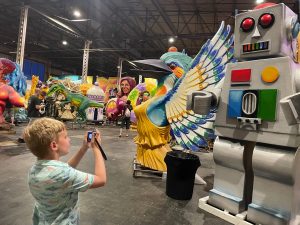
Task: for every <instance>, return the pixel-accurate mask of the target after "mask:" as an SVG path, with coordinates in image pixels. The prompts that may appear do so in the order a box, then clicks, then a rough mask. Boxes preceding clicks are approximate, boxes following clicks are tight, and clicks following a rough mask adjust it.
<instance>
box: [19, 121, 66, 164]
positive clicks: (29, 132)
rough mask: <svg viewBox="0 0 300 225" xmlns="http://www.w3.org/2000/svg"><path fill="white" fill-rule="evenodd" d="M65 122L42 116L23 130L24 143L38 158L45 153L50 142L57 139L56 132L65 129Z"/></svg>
mask: <svg viewBox="0 0 300 225" xmlns="http://www.w3.org/2000/svg"><path fill="white" fill-rule="evenodd" d="M65 129H66V127H65V124H64V123H62V122H60V121H58V120H55V119H51V118H47V117H43V118H41V119H37V120H35V121H34V122H33V123H32V124H30V125H28V126H27V127H26V128H25V130H24V140H25V142H26V145H27V146H28V148H29V149H30V151H31V152H32V154H34V155H35V156H37V157H38V158H43V157H45V156H46V155H47V153H48V152H49V149H50V143H51V142H52V141H57V140H58V133H60V132H62V131H63V130H65Z"/></svg>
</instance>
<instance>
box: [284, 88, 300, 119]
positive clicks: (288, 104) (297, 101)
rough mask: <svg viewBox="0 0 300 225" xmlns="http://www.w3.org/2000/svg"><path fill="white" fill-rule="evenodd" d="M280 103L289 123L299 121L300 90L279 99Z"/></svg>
mask: <svg viewBox="0 0 300 225" xmlns="http://www.w3.org/2000/svg"><path fill="white" fill-rule="evenodd" d="M280 105H281V108H282V111H283V113H284V116H285V118H286V120H287V122H288V124H289V125H295V124H297V123H300V92H298V93H296V94H293V95H290V96H287V97H285V98H283V99H281V100H280Z"/></svg>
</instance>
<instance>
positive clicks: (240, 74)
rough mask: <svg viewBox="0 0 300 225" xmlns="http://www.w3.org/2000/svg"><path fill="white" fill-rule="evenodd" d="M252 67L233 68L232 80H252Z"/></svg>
mask: <svg viewBox="0 0 300 225" xmlns="http://www.w3.org/2000/svg"><path fill="white" fill-rule="evenodd" d="M250 79H251V69H242V70H232V71H231V82H250Z"/></svg>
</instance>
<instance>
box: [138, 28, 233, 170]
mask: <svg viewBox="0 0 300 225" xmlns="http://www.w3.org/2000/svg"><path fill="white" fill-rule="evenodd" d="M229 33H230V26H227V27H224V23H222V24H221V27H220V29H219V30H218V32H217V33H216V35H215V36H214V37H213V39H212V40H208V41H207V42H206V44H205V45H204V46H203V47H202V48H201V50H200V52H199V53H198V54H197V56H196V57H195V58H194V59H192V58H191V57H189V56H187V55H186V54H185V53H181V52H168V53H165V54H164V55H162V56H161V60H162V61H163V62H164V67H166V65H168V66H169V68H171V69H172V71H173V73H171V74H169V75H167V76H165V77H162V78H161V79H160V80H159V81H158V88H157V92H156V95H155V96H154V97H153V98H151V99H150V100H148V101H146V102H145V103H144V104H141V105H139V106H137V107H136V108H135V109H134V113H135V115H136V118H137V131H138V136H137V137H136V138H135V143H136V144H137V161H138V162H139V163H140V164H141V165H143V166H145V167H148V168H151V169H155V170H159V171H166V170H167V168H166V164H165V162H164V158H165V156H166V153H167V152H168V151H170V147H169V145H168V142H169V140H170V129H172V131H173V133H174V134H175V137H176V140H177V141H178V143H179V144H181V145H182V146H183V147H184V148H185V149H190V150H199V148H201V147H204V146H206V145H207V139H213V138H214V133H213V121H214V115H215V114H214V111H213V109H212V111H211V113H209V114H207V115H203V116H201V115H197V114H195V113H194V112H193V111H192V110H186V103H187V102H186V99H187V95H188V93H189V92H190V91H197V90H203V89H209V90H212V91H213V90H214V89H215V87H216V86H217V85H218V83H219V81H220V80H222V78H223V77H224V72H223V70H224V68H225V65H226V64H227V63H228V62H230V61H231V60H234V59H233V58H232V56H233V49H232V48H231V45H232V43H233V37H230V35H229ZM136 62H137V63H145V64H147V62H149V63H148V64H152V65H156V64H157V62H155V61H154V60H145V61H143V60H142V61H136Z"/></svg>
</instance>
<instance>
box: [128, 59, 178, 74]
mask: <svg viewBox="0 0 300 225" xmlns="http://www.w3.org/2000/svg"><path fill="white" fill-rule="evenodd" d="M133 62H134V63H138V64H144V65H150V66H154V67H156V68H159V69H163V70H166V71H169V72H170V73H172V70H171V69H170V67H168V66H167V64H166V63H165V62H164V61H162V60H160V59H144V60H136V61H133Z"/></svg>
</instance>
